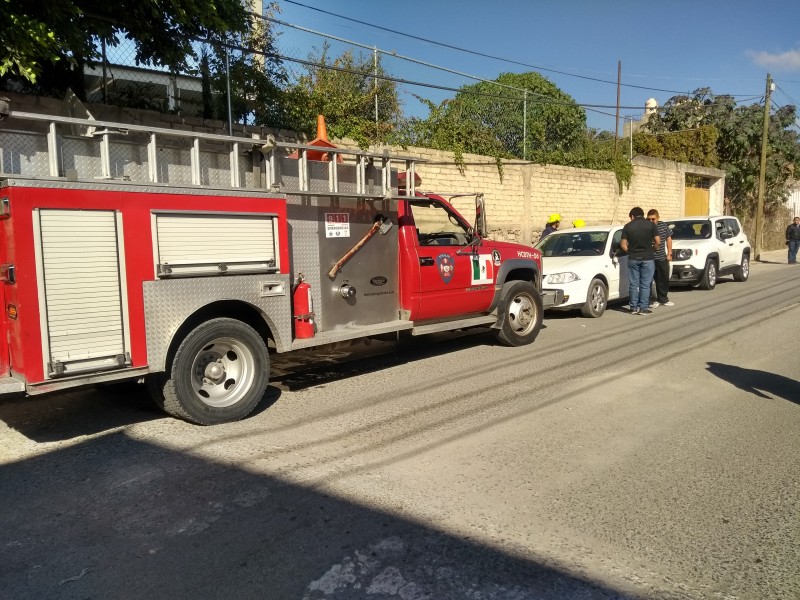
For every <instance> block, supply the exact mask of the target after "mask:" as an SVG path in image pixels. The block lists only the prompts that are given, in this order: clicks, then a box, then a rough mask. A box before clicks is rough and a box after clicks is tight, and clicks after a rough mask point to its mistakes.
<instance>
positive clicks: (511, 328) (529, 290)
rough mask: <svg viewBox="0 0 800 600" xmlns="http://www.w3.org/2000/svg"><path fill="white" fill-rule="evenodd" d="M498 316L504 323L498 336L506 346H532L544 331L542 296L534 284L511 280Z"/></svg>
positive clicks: (505, 287) (497, 333)
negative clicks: (540, 331) (542, 329)
mask: <svg viewBox="0 0 800 600" xmlns="http://www.w3.org/2000/svg"><path fill="white" fill-rule="evenodd" d="M497 310H498V313H497V314H498V315H499V318H500V319H502V322H503V324H502V325H501V326H500V328H499V329H495V330H494V331H495V337H496V338H497V340H498V341H499V342H500V343H501V344H504V345H506V346H524V345H526V344H530V343H531V342H533V340H535V339H536V336H537V335H539V330H540V329H541V328H542V295H541V294H540V293H539V290H538V289H536V286H535V285H533V284H532V283H531V282H530V281H508V282H506V283H505V284H504V285H503V289H502V291H501V292H500V305H499V306H498V309H497Z"/></svg>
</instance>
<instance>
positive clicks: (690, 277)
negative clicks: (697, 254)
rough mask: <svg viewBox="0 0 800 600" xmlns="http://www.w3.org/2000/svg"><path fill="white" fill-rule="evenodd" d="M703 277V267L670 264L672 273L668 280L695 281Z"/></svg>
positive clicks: (676, 281) (684, 282) (682, 282)
mask: <svg viewBox="0 0 800 600" xmlns="http://www.w3.org/2000/svg"><path fill="white" fill-rule="evenodd" d="M702 278H703V269H698V268H696V267H693V266H692V265H676V264H674V263H673V265H672V275H670V278H669V282H670V283H675V284H678V285H680V284H692V283H697V282H698V281H700V279H702Z"/></svg>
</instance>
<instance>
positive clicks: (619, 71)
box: [614, 60, 622, 158]
mask: <svg viewBox="0 0 800 600" xmlns="http://www.w3.org/2000/svg"><path fill="white" fill-rule="evenodd" d="M621 82H622V61H621V60H618V61H617V117H616V119H614V158H617V138H618V137H619V91H620V87H621Z"/></svg>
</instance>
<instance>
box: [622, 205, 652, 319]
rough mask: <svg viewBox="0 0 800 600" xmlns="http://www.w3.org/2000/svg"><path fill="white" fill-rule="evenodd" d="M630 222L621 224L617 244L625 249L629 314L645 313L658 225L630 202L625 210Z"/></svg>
mask: <svg viewBox="0 0 800 600" xmlns="http://www.w3.org/2000/svg"><path fill="white" fill-rule="evenodd" d="M628 217H630V220H631V221H630V223H628V224H627V225H625V227H623V228H622V239H621V240H620V243H619V246H620V248H622V250H623V251H625V252H627V253H628V277H629V279H630V284H629V286H628V295H629V301H630V303H631V314H634V315H649V314H650V313H652V312H653V311H651V310H650V284H651V283H653V273H654V272H655V270H656V264H655V260H654V258H655V249H656V248H658V247H659V246H660V245H661V238H660V237H659V236H658V227H656V224H655V223H653V222H652V221H648V220H647V219H645V218H644V211H643V210H642V209H641V208H640V207H638V206H634V207H633V208H632V209H631V212H629V213H628Z"/></svg>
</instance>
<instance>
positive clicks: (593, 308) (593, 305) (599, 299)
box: [581, 277, 608, 319]
mask: <svg viewBox="0 0 800 600" xmlns="http://www.w3.org/2000/svg"><path fill="white" fill-rule="evenodd" d="M607 306H608V288H607V287H606V284H605V283H603V281H602V280H601V279H598V278H597V277H595V278H594V279H592V282H591V283H590V284H589V291H588V292H586V304H584V305H583V307H582V308H581V314H582V315H583V316H584V317H591V318H593V319H596V318H597V317H602V316H603V313H604V312H606V307H607Z"/></svg>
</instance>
